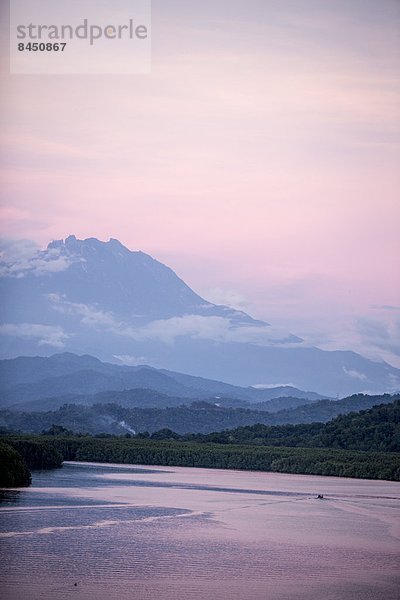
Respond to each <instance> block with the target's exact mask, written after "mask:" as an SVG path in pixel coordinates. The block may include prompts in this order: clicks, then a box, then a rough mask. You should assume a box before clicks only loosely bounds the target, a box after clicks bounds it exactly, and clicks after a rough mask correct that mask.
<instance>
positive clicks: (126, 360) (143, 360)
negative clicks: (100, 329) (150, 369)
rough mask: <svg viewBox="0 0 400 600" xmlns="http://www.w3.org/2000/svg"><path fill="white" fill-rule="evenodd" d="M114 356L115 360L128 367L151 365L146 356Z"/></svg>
mask: <svg viewBox="0 0 400 600" xmlns="http://www.w3.org/2000/svg"><path fill="white" fill-rule="evenodd" d="M113 356H114V358H116V359H117V360H119V361H120V362H122V364H124V365H127V366H129V367H136V366H138V365H144V364H145V365H148V364H150V361H149V359H148V358H147V357H146V356H132V355H131V354H114V355H113Z"/></svg>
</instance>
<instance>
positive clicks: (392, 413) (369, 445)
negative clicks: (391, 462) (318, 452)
mask: <svg viewBox="0 0 400 600" xmlns="http://www.w3.org/2000/svg"><path fill="white" fill-rule="evenodd" d="M188 438H190V439H193V440H195V441H198V442H216V443H218V444H255V445H266V446H303V447H318V448H342V449H347V450H368V451H375V452H400V400H395V402H392V403H391V404H381V405H378V406H374V407H373V408H370V409H368V410H363V411H360V412H357V413H355V412H351V413H348V414H346V415H339V416H338V417H336V418H335V419H332V420H331V421H329V422H328V423H305V424H300V425H276V426H272V427H271V426H268V425H262V424H256V425H251V426H247V427H239V428H237V429H233V430H227V431H220V432H216V433H210V434H208V435H199V434H197V435H192V436H184V437H183V438H182V439H188Z"/></svg>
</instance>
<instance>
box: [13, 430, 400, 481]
mask: <svg viewBox="0 0 400 600" xmlns="http://www.w3.org/2000/svg"><path fill="white" fill-rule="evenodd" d="M41 439H42V440H43V441H44V442H45V443H46V445H47V447H51V448H53V449H54V450H55V451H56V453H60V454H61V455H62V457H63V459H64V460H78V461H97V462H113V463H127V464H143V465H170V466H172V465H174V466H185V467H207V468H218V469H244V470H259V471H271V472H284V473H303V474H312V475H331V476H338V477H358V478H368V479H388V480H394V481H399V480H400V454H398V453H394V452H393V453H389V452H388V453H378V452H357V451H349V450H335V449H327V448H286V447H270V446H254V445H253V446H251V445H227V444H226V445H224V444H211V443H202V444H199V443H196V442H183V441H176V440H155V439H144V438H126V437H115V438H101V437H88V436H63V435H52V436H42V438H41ZM4 440H5V441H6V442H7V443H8V444H10V445H12V446H14V447H18V449H19V451H21V452H24V451H25V450H24V445H26V447H27V448H29V447H30V445H31V444H32V442H35V441H36V440H37V438H36V437H32V436H4Z"/></svg>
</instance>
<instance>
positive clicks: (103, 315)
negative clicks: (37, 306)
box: [47, 294, 122, 331]
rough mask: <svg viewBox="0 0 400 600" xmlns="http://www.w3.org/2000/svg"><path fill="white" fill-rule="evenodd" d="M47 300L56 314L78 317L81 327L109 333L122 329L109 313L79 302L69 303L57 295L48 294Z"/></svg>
mask: <svg viewBox="0 0 400 600" xmlns="http://www.w3.org/2000/svg"><path fill="white" fill-rule="evenodd" d="M47 298H48V299H49V300H50V302H51V306H52V308H53V309H54V310H56V311H57V312H60V313H62V314H64V315H73V316H80V317H81V323H82V325H88V326H89V327H94V328H100V329H106V330H110V331H114V330H115V331H118V330H119V329H120V328H121V327H122V324H121V323H119V322H118V321H116V319H115V318H114V316H113V315H112V314H111V313H108V312H106V311H103V310H101V309H99V308H96V307H94V306H90V305H88V304H83V303H80V302H70V301H69V300H67V299H66V298H65V297H64V296H61V295H59V294H48V295H47Z"/></svg>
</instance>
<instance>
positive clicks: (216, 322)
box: [48, 294, 301, 346]
mask: <svg viewBox="0 0 400 600" xmlns="http://www.w3.org/2000/svg"><path fill="white" fill-rule="evenodd" d="M48 299H49V300H50V302H51V305H52V307H53V309H54V310H56V311H58V312H60V313H63V314H67V315H73V316H78V317H80V322H81V323H82V325H86V326H89V327H93V328H95V329H97V330H102V331H108V332H110V333H114V334H116V335H120V336H123V337H128V338H131V339H132V340H135V341H137V342H144V341H148V340H158V341H161V342H163V343H165V344H169V345H172V344H174V342H175V340H176V339H177V338H179V337H183V336H188V337H191V338H193V339H209V340H213V341H215V342H237V343H250V344H255V345H258V346H270V345H279V346H293V345H294V344H296V346H298V345H299V344H300V343H301V340H299V338H296V337H294V336H292V335H291V334H290V333H289V332H288V331H286V330H284V329H282V328H280V327H272V326H270V325H264V326H262V325H240V324H239V325H238V324H237V322H235V323H234V322H232V321H231V319H229V318H225V317H218V316H209V317H207V316H203V315H184V316H182V317H171V318H170V319H158V320H154V321H150V322H149V323H147V324H145V325H140V326H137V327H135V326H132V325H131V324H126V323H124V322H122V321H120V320H118V319H117V318H116V317H115V316H114V315H113V314H112V313H110V312H106V311H103V310H101V309H100V308H98V307H96V306H91V305H87V304H82V303H78V302H71V301H69V300H67V299H66V298H65V297H64V296H60V295H59V294H49V295H48Z"/></svg>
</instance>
